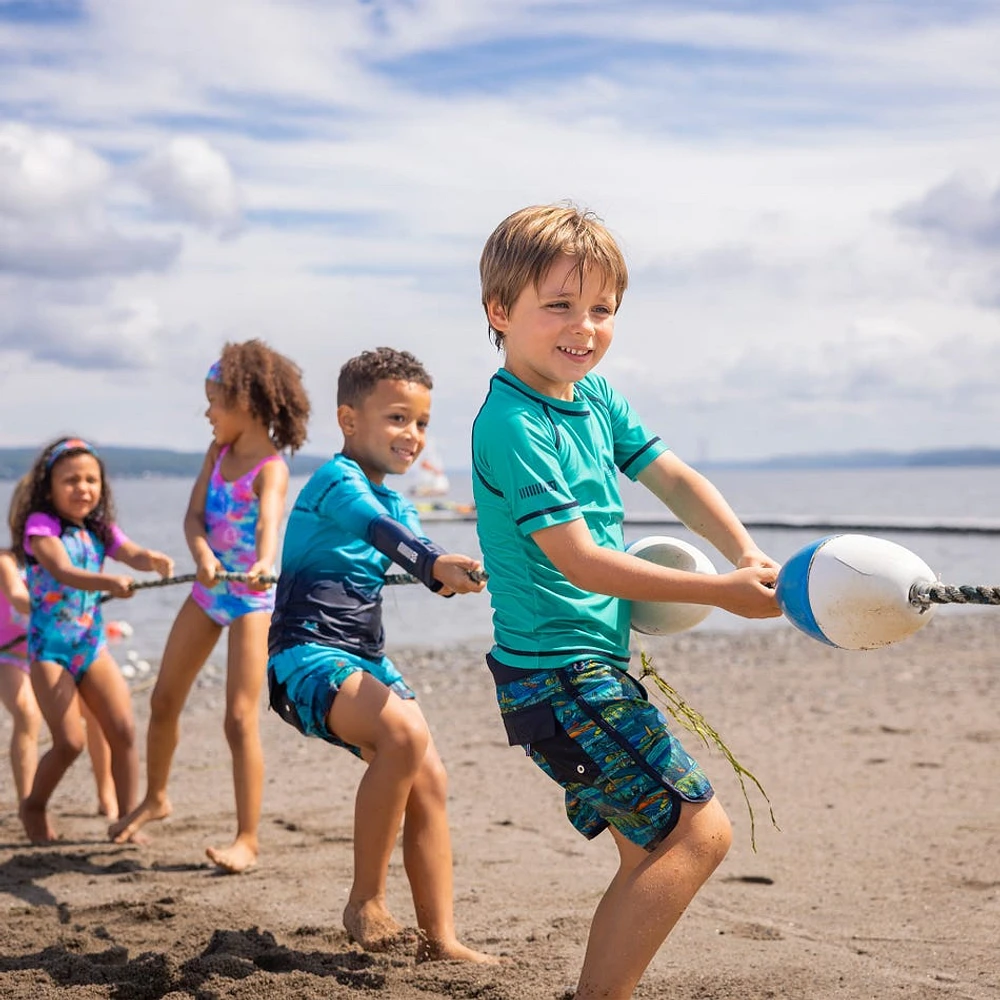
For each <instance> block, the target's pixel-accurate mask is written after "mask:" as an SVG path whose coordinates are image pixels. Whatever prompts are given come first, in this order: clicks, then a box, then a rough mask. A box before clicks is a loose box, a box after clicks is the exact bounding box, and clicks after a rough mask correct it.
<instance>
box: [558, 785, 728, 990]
mask: <svg viewBox="0 0 1000 1000" xmlns="http://www.w3.org/2000/svg"><path fill="white" fill-rule="evenodd" d="M611 832H612V835H613V836H614V839H615V843H616V845H617V847H618V852H619V855H620V862H621V863H620V867H619V869H618V872H617V873H616V874H615V877H614V878H613V879H612V881H611V884H610V885H609V886H608V889H607V891H606V892H605V894H604V897H603V899H602V900H601V902H600V904H599V905H598V907H597V911H596V912H595V913H594V919H593V922H592V923H591V926H590V938H589V940H588V942H587V954H586V957H585V958H584V961H583V971H582V972H581V974H580V983H579V985H578V986H577V990H576V998H575V1000H595V998H598V997H600V998H601V1000H628V998H629V997H631V996H632V990H633V989H634V988H635V985H636V983H638V981H639V979H640V977H641V976H642V974H643V972H645V971H646V967H647V966H648V965H649V963H650V962H651V961H652V960H653V956H654V955H655V954H656V952H657V950H658V949H659V947H660V945H661V944H663V942H664V941H665V940H666V938H667V935H668V934H669V933H670V931H671V930H673V928H674V925H675V924H676V923H677V921H678V920H679V919H680V918H681V914H683V913H684V911H685V910H686V909H687V907H688V904H689V903H690V902H691V900H692V899H694V897H695V894H696V893H697V892H698V890H699V889H700V888H701V887H702V885H703V884H704V883H705V882H706V881H707V879H708V877H709V876H710V875H711V874H712V872H713V871H714V870H715V869H716V867H717V866H718V864H719V862H720V861H722V859H723V858H724V857H725V856H726V852H727V851H728V850H729V845H730V843H731V841H732V831H731V828H730V826H729V819H728V817H727V816H726V814H725V812H724V811H723V809H722V806H721V805H719V803H718V801H717V800H716V799H711V800H710V801H709V802H706V803H704V804H702V805H693V804H691V803H684V805H683V806H682V807H681V817H680V821H679V822H678V824H677V826H676V827H675V828H674V830H673V832H672V833H671V834H670V836H669V837H668V838H667V839H666V840H665V841H664V842H663V843H662V844H661V845H660V846H659V847H658V848H657V849H656V850H655V851H653V852H652V853H651V854H649V853H647V852H646V851H644V850H642V848H640V847H637V846H636V845H635V844H633V843H631V842H630V841H628V840H626V839H625V837H623V836H622V835H621V834H620V833H618V831H617V830H614V829H612V831H611Z"/></svg>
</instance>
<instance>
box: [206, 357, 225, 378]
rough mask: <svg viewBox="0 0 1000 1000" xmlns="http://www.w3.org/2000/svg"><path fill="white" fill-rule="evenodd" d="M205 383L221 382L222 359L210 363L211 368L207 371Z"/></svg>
mask: <svg viewBox="0 0 1000 1000" xmlns="http://www.w3.org/2000/svg"><path fill="white" fill-rule="evenodd" d="M205 381H206V382H222V359H221V358H220V359H219V360H218V361H213V362H212V367H211V368H209V369H208V374H207V375H206V376H205Z"/></svg>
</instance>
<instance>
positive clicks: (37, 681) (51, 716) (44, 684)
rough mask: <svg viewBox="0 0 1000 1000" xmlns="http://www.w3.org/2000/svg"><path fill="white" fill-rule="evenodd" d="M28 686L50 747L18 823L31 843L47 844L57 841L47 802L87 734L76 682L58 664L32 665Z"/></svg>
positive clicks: (23, 801) (74, 758)
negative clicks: (40, 712)
mask: <svg viewBox="0 0 1000 1000" xmlns="http://www.w3.org/2000/svg"><path fill="white" fill-rule="evenodd" d="M31 686H32V688H33V689H34V692H35V698H36V699H37V700H38V707H39V708H40V709H41V711H42V717H43V718H44V719H45V723H46V725H47V726H48V727H49V731H50V732H51V733H52V746H51V747H49V749H48V750H47V751H46V752H45V754H44V755H43V756H42V759H41V760H40V761H39V762H38V768H37V770H36V771H35V777H34V779H33V781H32V783H31V791H30V792H29V793H28V794H27V795H26V796H25V798H24V799H23V800H22V801H21V810H20V812H21V823H22V824H23V825H24V832H25V833H26V834H27V835H28V839H29V840H30V841H31V842H32V843H33V844H47V843H51V842H52V841H54V840H56V839H57V835H56V831H55V828H54V827H53V826H52V822H51V820H50V819H49V815H48V805H49V799H50V798H51V797H52V793H53V792H54V791H55V789H56V786H57V785H58V784H59V782H60V781H61V780H62V776H63V775H64V774H65V773H66V772H67V771H68V770H69V768H70V766H71V765H72V763H73V761H75V760H76V758H77V757H79V756H80V754H81V753H83V747H84V743H85V742H86V734H85V733H84V730H83V718H82V717H81V715H80V701H79V698H78V697H77V692H76V682H75V681H74V680H73V678H72V677H71V676H70V674H69V673H68V672H67V671H65V670H63V668H62V667H60V666H59V664H58V663H50V662H47V661H44V662H39V663H32V665H31Z"/></svg>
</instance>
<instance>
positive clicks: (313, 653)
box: [267, 643, 416, 757]
mask: <svg viewBox="0 0 1000 1000" xmlns="http://www.w3.org/2000/svg"><path fill="white" fill-rule="evenodd" d="M359 670H362V671H364V672H365V673H366V674H371V676H372V677H374V678H375V679H376V680H378V681H381V682H382V683H383V684H384V685H385V686H386V687H387V688H388V689H389V690H390V691H392V692H394V693H395V694H396V695H398V696H399V697H400V698H403V699H404V700H406V699H411V698H416V695H415V694H414V693H413V689H412V688H411V687H410V685H409V684H407V683H406V681H405V680H403V675H402V674H401V673H400V672H399V671H398V670H397V669H396V667H395V665H394V664H393V662H392V660H390V659H389V657H388V656H383V657H381V659H378V660H366V659H364V658H363V657H361V656H356V655H355V654H354V653H348V652H347V651H346V650H343V649H335V648H334V647H332V646H322V645H320V644H319V643H302V644H301V645H299V646H292V647H291V649H285V650H282V652H280V653H275V654H274V656H272V657H271V658H270V659H269V660H268V661H267V688H268V696H269V701H270V705H271V708H272V709H274V711H275V712H277V713H278V715H279V716H281V718H282V719H284V720H285V722H287V723H288V724H289V725H290V726H292V727H293V728H294V729H297V730H298V731H299V732H300V733H302V734H303V735H304V736H316V737H319V739H321V740H326V741H327V743H332V744H334V746H338V747H344V748H345V749H347V750H350V751H351V753H353V754H354V755H355V756H357V757H360V756H361V749H360V748H359V747H356V746H353V745H352V744H350V743H345V742H344V741H343V740H342V739H340V738H339V737H338V736H336V735H335V734H334V733H331V732H330V730H329V729H328V728H327V725H326V717H327V715H329V714H330V706H331V705H333V700H334V698H336V697H337V692H338V691H339V690H340V686H341V685H342V684H343V683H344V681H345V680H347V678H348V677H350V676H351V674H353V673H357V672H358V671H359Z"/></svg>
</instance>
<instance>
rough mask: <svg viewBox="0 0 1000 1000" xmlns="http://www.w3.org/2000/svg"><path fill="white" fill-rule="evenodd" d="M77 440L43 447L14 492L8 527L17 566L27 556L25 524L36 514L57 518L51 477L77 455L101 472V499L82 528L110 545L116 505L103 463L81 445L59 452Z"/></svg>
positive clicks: (98, 456) (83, 444)
mask: <svg viewBox="0 0 1000 1000" xmlns="http://www.w3.org/2000/svg"><path fill="white" fill-rule="evenodd" d="M77 440H79V439H78V438H70V437H61V438H57V439H56V440H55V441H53V442H52V443H51V444H48V445H46V446H45V447H44V448H43V449H42V451H41V453H40V454H39V456H38V457H37V458H36V459H35V461H34V464H33V465H32V466H31V469H30V470H29V471H28V473H27V475H25V476H24V477H23V478H22V479H21V481H20V482H19V483H18V484H17V488H16V489H15V490H14V495H13V496H12V497H11V508H10V514H9V517H8V524H9V526H10V535H11V538H10V541H11V548H12V550H13V552H14V556H15V558H16V559H17V560H18V562H20V563H24V562H25V560H26V559H27V553H25V551H24V526H25V524H27V522H28V517H29V516H30V515H31V514H35V513H42V514H51V515H52V516H53V517H56V518H58V517H59V514H58V513H57V512H56V509H55V507H53V506H52V473H53V472H55V470H56V469H58V468H59V465H60V463H62V462H64V461H65V460H66V459H68V458H74V457H75V456H76V455H93V457H94V458H95V460H96V461H97V465H98V467H99V468H100V470H101V499H100V500H99V501H98V504H97V506H96V507H95V508H94V509H93V510H92V511H91V512H90V514H88V515H87V517H86V518H85V519H84V522H83V526H84V527H85V528H86V529H87V530H88V531H90V532H93V534H95V535H96V536H97V537H98V538H99V539H100V540H101V542H102V543H103V544H104V546H105V547H106V548H107V547H108V546H110V545H111V544H112V536H111V526H112V525H113V524H114V523H115V516H116V515H115V502H114V498H113V497H112V495H111V484H110V483H109V482H108V476H107V472H106V470H105V468H104V460H103V459H102V458H101V456H100V455H99V454H98V453H97V452H96V451H94V449H93V448H91V447H90V445H88V444H85V443H84V442H83V441H80V444H79V445H76V446H71V447H69V448H60V446H61V445H65V444H66V442H67V441H77ZM56 451H58V452H59V454H58V455H57V456H56V457H55V458H54V459H53V453H54V452H56Z"/></svg>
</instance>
